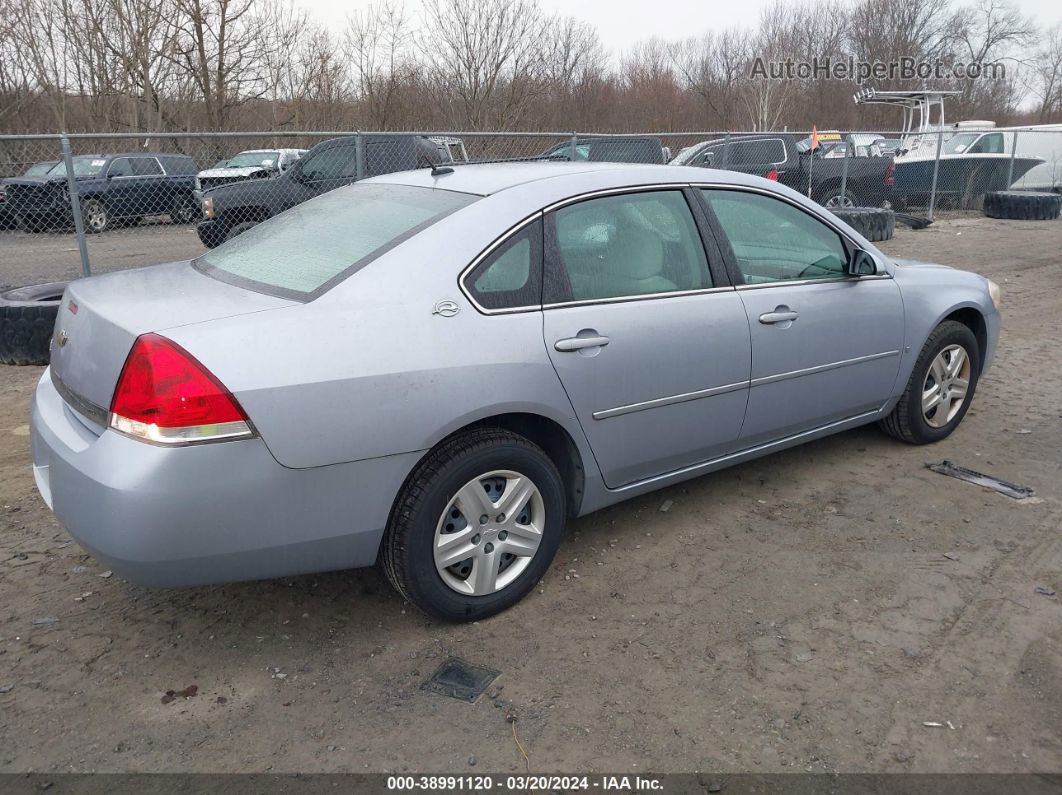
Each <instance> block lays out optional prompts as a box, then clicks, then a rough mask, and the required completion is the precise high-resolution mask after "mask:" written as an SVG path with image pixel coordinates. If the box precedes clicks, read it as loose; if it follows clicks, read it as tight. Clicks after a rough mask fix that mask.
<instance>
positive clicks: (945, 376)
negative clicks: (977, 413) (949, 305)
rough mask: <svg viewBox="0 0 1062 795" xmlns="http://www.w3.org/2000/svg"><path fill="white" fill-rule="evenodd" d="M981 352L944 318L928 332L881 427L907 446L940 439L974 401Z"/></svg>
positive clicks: (963, 328) (965, 332) (969, 336)
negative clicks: (911, 368) (892, 407)
mask: <svg viewBox="0 0 1062 795" xmlns="http://www.w3.org/2000/svg"><path fill="white" fill-rule="evenodd" d="M980 372H981V352H980V348H979V346H978V344H977V338H976V337H975V336H974V334H973V332H972V331H970V329H969V327H967V326H965V325H963V324H962V323H958V322H956V321H954V320H949V321H945V322H944V323H941V324H940V325H939V326H937V327H936V329H934V331H933V333H932V334H930V335H929V339H928V340H926V344H925V345H924V346H923V347H922V352H921V353H920V354H919V355H918V361H917V362H915V366H914V370H913V372H912V373H911V377H910V379H909V380H908V382H907V388H906V389H905V390H904V393H903V396H902V397H901V398H900V401H899V403H897V404H896V407H895V408H894V409H893V410H892V413H891V414H890V415H889V416H888V417H886V418H885V419H883V420H882V421H881V423H880V426H881V428H882V429H883V430H884V431H885V432H886V433H888V434H889V435H890V436H893V437H895V438H897V439H900V440H901V441H904V442H908V443H910V444H930V443H932V442H939V441H940V440H941V439H944V438H946V437H947V436H949V435H950V434H951V432H952V431H954V430H955V429H956V428H957V427H958V425H959V423H960V422H962V418H963V417H965V416H966V410H967V409H968V408H969V407H970V401H972V400H973V396H974V390H975V389H976V388H977V379H978V376H979V375H980Z"/></svg>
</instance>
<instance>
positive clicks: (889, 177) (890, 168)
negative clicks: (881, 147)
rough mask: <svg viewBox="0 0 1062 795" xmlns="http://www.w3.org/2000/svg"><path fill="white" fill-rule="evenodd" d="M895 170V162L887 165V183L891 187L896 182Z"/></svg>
mask: <svg viewBox="0 0 1062 795" xmlns="http://www.w3.org/2000/svg"><path fill="white" fill-rule="evenodd" d="M894 171H896V164H895V163H889V165H888V166H886V167H885V184H886V185H888V186H889V187H890V188H891V187H892V186H893V185H895V184H896V177H894V176H893V172H894Z"/></svg>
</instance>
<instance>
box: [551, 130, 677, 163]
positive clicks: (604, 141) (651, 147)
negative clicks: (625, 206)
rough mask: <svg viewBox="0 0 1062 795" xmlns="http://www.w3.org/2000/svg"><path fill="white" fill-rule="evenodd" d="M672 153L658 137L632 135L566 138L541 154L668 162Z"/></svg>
mask: <svg viewBox="0 0 1062 795" xmlns="http://www.w3.org/2000/svg"><path fill="white" fill-rule="evenodd" d="M573 149H574V150H575V156H574V157H573V156H572V150H573ZM669 154H670V150H668V149H667V148H666V147H664V145H663V144H662V143H661V142H660V139H659V138H656V137H654V136H651V135H639V136H633V135H631V136H622V137H617V136H606V137H602V138H577V139H576V140H575V141H574V142H573V141H565V142H563V143H560V144H557V145H556V146H554V147H551V148H550V149H547V150H546V151H545V152H543V153H542V154H541V155H540V157H543V158H549V159H551V160H577V161H590V162H594V163H666V162H667V161H668V160H669V159H670V158H669V157H668V155H669Z"/></svg>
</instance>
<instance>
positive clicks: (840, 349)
mask: <svg viewBox="0 0 1062 795" xmlns="http://www.w3.org/2000/svg"><path fill="white" fill-rule="evenodd" d="M701 196H702V197H703V198H704V200H705V201H706V203H707V206H708V208H709V210H710V213H711V217H712V220H713V223H714V224H717V229H718V230H719V237H720V245H721V246H722V247H723V249H724V255H725V256H726V257H727V259H728V264H729V265H730V267H731V269H732V270H731V275H732V277H733V278H734V280H735V282H737V283H738V287H737V292H738V295H739V296H740V297H741V300H742V302H743V303H744V306H745V310H746V312H747V314H748V322H749V327H750V328H751V333H752V374H751V375H752V381H751V389H750V391H749V404H748V411H747V412H746V415H745V423H744V427H743V428H742V431H741V446H742V447H750V446H754V445H756V444H759V443H762V442H764V441H768V440H773V439H779V438H783V437H785V436H789V435H792V434H795V433H800V432H802V431H806V430H809V429H812V428H816V427H820V426H823V425H827V424H830V423H832V422H837V421H840V420H843V419H846V418H851V417H855V416H858V415H860V414H865V413H868V412H872V411H876V410H877V409H879V408H880V407H881V406H882V405H883V404H884V403H885V401H886V400H887V399H888V398H889V396H890V395H891V394H892V392H893V385H894V383H895V381H896V376H897V372H898V369H899V363H900V351H901V349H902V347H903V304H902V302H901V299H900V292H899V289H898V288H897V287H896V284H895V283H894V281H893V280H892V278H891V277H890V276H889V274H888V273H886V272H884V271H883V270H881V269H880V266H879V272H878V274H876V275H873V276H861V277H853V276H847V275H846V274H845V266H846V263H847V261H848V259H849V257H851V256H852V255H853V254H854V251H855V250H856V249H855V246H854V244H853V243H852V242H851V241H849V240H847V239H846V238H845V237H844V236H843V235H842V234H841V233H840V232H839V231H838V230H837V229H835V228H834V227H833V226H831V225H830V224H828V223H826V221H825V220H824V219H823V218H821V217H820V216H818V215H816V214H814V213H812V212H810V211H809V210H807V209H806V208H804V207H802V206H800V205H799V204H798V203H796V202H790V201H789V200H787V199H783V198H781V197H779V196H775V195H772V194H768V193H766V192H755V191H749V190H739V189H731V188H704V189H702V190H701Z"/></svg>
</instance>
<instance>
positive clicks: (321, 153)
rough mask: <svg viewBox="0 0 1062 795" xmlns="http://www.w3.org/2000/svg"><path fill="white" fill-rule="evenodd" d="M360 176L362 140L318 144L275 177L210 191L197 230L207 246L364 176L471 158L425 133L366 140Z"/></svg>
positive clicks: (455, 142) (460, 147) (455, 141)
mask: <svg viewBox="0 0 1062 795" xmlns="http://www.w3.org/2000/svg"><path fill="white" fill-rule="evenodd" d="M362 142H363V144H364V146H363V152H362V155H361V157H362V168H361V171H360V176H359V168H358V147H357V136H353V135H352V136H348V137H345V138H333V139H332V140H330V141H324V142H323V143H320V144H318V145H317V146H315V147H314V148H313V149H311V150H310V151H309V152H307V153H306V154H305V155H303V157H302V158H301V159H299V160H298V161H297V162H296V163H295V164H294V165H292V166H291V167H290V168H289V169H288V170H287V171H285V172H284V173H283V174H281V175H280V176H279V177H277V178H276V179H249V180H246V181H243V182H238V183H235V184H230V185H222V186H220V187H217V188H213V189H211V190H208V191H205V192H204V194H203V196H202V217H203V220H202V221H200V222H199V224H198V225H197V227H196V231H197V232H198V233H199V239H200V240H201V241H202V243H203V245H204V246H206V247H207V248H214V247H215V246H217V245H220V244H221V243H223V242H224V241H226V240H229V239H231V238H233V237H236V236H237V235H240V234H243V233H244V232H245V231H247V230H248V229H250V228H251V227H253V226H254V225H255V224H258V223H261V222H262V221H264V220H266V219H267V218H272V217H273V216H274V215H277V214H278V213H282V212H284V211H285V210H287V209H289V208H291V207H294V206H295V205H296V204H300V203H302V202H304V201H306V200H307V199H311V198H313V197H314V196H318V195H320V194H322V193H326V192H327V191H330V190H334V189H336V188H338V187H341V186H343V185H349V184H350V183H351V182H354V181H356V180H358V179H359V178H364V177H373V176H377V175H379V174H387V173H389V172H392V171H405V170H407V169H411V168H419V167H422V166H430V165H435V164H439V163H453V162H455V161H457V160H458V159H464V160H467V159H468V155H467V154H466V153H465V149H464V144H463V143H462V142H461V140H460V139H459V138H436V137H431V138H429V137H425V136H422V135H366V136H362Z"/></svg>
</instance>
